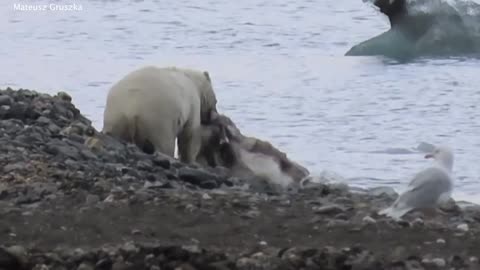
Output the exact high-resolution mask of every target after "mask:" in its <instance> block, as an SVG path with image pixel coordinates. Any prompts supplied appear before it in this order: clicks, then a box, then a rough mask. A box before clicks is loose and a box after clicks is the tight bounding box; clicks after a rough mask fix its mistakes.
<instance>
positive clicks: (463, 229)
mask: <svg viewBox="0 0 480 270" xmlns="http://www.w3.org/2000/svg"><path fill="white" fill-rule="evenodd" d="M457 230H459V231H461V232H468V231H469V227H468V224H466V223H462V224H459V225H458V226H457Z"/></svg>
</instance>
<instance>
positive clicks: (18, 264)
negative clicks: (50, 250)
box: [0, 247, 25, 269]
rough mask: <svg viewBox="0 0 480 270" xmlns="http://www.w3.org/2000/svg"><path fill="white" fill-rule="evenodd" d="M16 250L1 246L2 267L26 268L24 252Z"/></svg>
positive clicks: (0, 259)
mask: <svg viewBox="0 0 480 270" xmlns="http://www.w3.org/2000/svg"><path fill="white" fill-rule="evenodd" d="M16 251H17V250H15V249H14V250H13V252H12V250H9V249H5V248H2V247H0V269H24V267H25V265H24V259H23V258H22V256H23V254H16Z"/></svg>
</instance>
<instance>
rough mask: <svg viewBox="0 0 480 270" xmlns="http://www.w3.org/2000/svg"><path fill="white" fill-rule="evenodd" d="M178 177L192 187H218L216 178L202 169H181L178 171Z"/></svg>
mask: <svg viewBox="0 0 480 270" xmlns="http://www.w3.org/2000/svg"><path fill="white" fill-rule="evenodd" d="M178 177H179V178H180V179H181V180H183V181H185V182H188V183H191V184H193V185H196V186H199V187H202V188H207V189H212V188H216V187H218V184H217V181H218V179H217V176H216V175H214V174H211V173H209V172H207V171H205V170H202V169H192V168H188V167H183V168H180V169H179V170H178Z"/></svg>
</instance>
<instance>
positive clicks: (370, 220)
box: [362, 216, 377, 224]
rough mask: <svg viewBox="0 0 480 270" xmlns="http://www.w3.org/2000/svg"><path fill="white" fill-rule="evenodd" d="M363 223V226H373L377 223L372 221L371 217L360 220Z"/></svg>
mask: <svg viewBox="0 0 480 270" xmlns="http://www.w3.org/2000/svg"><path fill="white" fill-rule="evenodd" d="M362 221H363V223H365V224H375V223H377V221H376V220H375V219H373V218H372V217H371V216H366V217H364V218H363V219H362Z"/></svg>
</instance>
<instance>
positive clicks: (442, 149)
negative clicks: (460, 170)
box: [425, 146, 453, 171]
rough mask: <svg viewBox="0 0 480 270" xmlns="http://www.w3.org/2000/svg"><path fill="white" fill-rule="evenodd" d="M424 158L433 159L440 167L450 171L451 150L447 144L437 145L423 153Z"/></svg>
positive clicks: (451, 162) (451, 161) (451, 163)
mask: <svg viewBox="0 0 480 270" xmlns="http://www.w3.org/2000/svg"><path fill="white" fill-rule="evenodd" d="M425 158H431V159H434V160H435V161H436V162H437V163H439V164H440V165H441V166H442V167H444V168H445V169H447V170H448V171H452V168H453V151H452V149H450V147H447V146H437V147H435V149H434V150H433V152H431V153H429V154H427V155H425Z"/></svg>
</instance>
